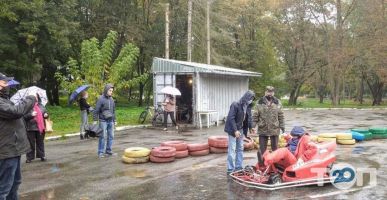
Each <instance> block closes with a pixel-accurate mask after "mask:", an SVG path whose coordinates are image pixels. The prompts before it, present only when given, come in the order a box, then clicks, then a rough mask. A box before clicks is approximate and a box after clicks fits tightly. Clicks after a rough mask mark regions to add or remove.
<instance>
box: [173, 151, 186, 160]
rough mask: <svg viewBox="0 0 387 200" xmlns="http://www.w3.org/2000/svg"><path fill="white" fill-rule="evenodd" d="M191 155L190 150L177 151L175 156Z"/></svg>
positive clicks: (184, 156)
mask: <svg viewBox="0 0 387 200" xmlns="http://www.w3.org/2000/svg"><path fill="white" fill-rule="evenodd" d="M188 156H189V153H188V150H185V151H176V156H175V158H186V157H188Z"/></svg>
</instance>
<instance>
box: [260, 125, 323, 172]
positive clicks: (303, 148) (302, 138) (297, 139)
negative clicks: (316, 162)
mask: <svg viewBox="0 0 387 200" xmlns="http://www.w3.org/2000/svg"><path fill="white" fill-rule="evenodd" d="M285 139H286V140H287V145H286V147H283V148H279V149H277V150H275V151H273V152H271V153H269V151H266V152H265V153H264V154H263V158H264V164H265V166H269V165H271V164H279V165H280V166H282V167H284V168H287V167H288V166H290V165H293V164H295V163H296V164H297V166H300V165H302V164H303V163H304V162H306V161H308V160H310V159H311V158H312V157H313V156H314V155H315V154H316V153H317V146H316V144H315V143H313V142H311V141H310V135H309V133H305V130H304V129H303V128H302V127H300V126H295V127H293V129H292V131H291V132H290V135H285Z"/></svg>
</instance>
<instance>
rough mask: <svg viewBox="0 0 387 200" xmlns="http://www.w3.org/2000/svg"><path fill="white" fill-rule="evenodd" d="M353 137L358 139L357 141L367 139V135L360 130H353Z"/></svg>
mask: <svg viewBox="0 0 387 200" xmlns="http://www.w3.org/2000/svg"><path fill="white" fill-rule="evenodd" d="M351 134H352V138H353V139H355V140H356V142H360V141H363V140H364V139H365V136H364V135H363V134H361V133H358V132H353V131H351Z"/></svg>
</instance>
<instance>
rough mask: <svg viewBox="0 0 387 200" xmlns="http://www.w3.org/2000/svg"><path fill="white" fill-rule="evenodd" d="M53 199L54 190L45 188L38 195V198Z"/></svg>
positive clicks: (43, 199) (41, 199)
mask: <svg viewBox="0 0 387 200" xmlns="http://www.w3.org/2000/svg"><path fill="white" fill-rule="evenodd" d="M49 199H55V190H54V189H51V190H46V191H44V192H43V193H42V194H41V195H40V200H49Z"/></svg>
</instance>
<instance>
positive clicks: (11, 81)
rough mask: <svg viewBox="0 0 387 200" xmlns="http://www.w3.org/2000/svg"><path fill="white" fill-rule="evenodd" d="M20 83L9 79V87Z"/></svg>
mask: <svg viewBox="0 0 387 200" xmlns="http://www.w3.org/2000/svg"><path fill="white" fill-rule="evenodd" d="M19 84H20V83H19V82H18V81H16V80H10V81H8V86H9V87H16V85H19Z"/></svg>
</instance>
